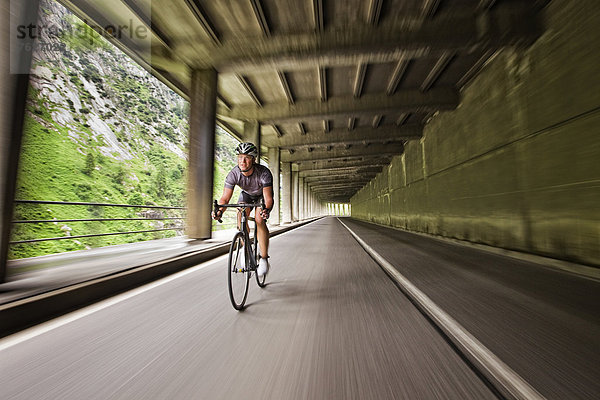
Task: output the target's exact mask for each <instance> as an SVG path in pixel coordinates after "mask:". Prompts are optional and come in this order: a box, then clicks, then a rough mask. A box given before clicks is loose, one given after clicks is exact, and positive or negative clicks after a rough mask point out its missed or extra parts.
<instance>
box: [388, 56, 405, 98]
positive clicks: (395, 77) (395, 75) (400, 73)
mask: <svg viewBox="0 0 600 400" xmlns="http://www.w3.org/2000/svg"><path fill="white" fill-rule="evenodd" d="M409 63H410V60H398V62H396V66H395V67H394V71H393V72H392V75H391V76H390V80H389V81H388V85H387V88H386V93H387V95H388V96H391V95H393V94H394V93H396V89H397V88H398V85H399V84H400V81H401V80H402V78H403V77H404V74H405V73H406V69H407V68H408V64H409Z"/></svg>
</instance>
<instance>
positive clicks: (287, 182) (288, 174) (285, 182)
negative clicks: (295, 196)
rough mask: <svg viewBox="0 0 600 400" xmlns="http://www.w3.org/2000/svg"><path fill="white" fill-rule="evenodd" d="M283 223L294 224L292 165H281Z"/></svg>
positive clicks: (283, 163)
mask: <svg viewBox="0 0 600 400" xmlns="http://www.w3.org/2000/svg"><path fill="white" fill-rule="evenodd" d="M281 222H282V223H283V224H289V223H290V222H292V164H291V163H289V162H282V163H281Z"/></svg>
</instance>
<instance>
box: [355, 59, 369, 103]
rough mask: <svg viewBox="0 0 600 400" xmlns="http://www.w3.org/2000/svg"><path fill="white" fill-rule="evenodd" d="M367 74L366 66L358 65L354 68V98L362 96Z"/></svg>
mask: <svg viewBox="0 0 600 400" xmlns="http://www.w3.org/2000/svg"><path fill="white" fill-rule="evenodd" d="M366 73H367V64H364V63H360V64H358V66H357V67H356V76H355V77H354V88H353V94H354V97H360V95H361V94H362V90H363V86H364V84H365V75H366Z"/></svg>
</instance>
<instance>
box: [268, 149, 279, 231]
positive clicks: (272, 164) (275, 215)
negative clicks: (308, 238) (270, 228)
mask: <svg viewBox="0 0 600 400" xmlns="http://www.w3.org/2000/svg"><path fill="white" fill-rule="evenodd" d="M269 169H270V170H271V173H272V174H273V196H274V199H273V200H274V201H273V210H271V216H270V217H269V225H279V224H280V223H281V218H280V210H279V201H280V200H281V197H280V196H281V194H280V190H279V174H280V172H281V168H280V167H279V148H278V147H269Z"/></svg>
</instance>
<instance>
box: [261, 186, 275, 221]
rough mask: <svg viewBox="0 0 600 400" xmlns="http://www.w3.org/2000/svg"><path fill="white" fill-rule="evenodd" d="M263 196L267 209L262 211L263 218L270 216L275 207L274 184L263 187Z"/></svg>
mask: <svg viewBox="0 0 600 400" xmlns="http://www.w3.org/2000/svg"><path fill="white" fill-rule="evenodd" d="M263 198H264V199H265V207H266V210H262V211H261V215H262V217H263V218H269V213H270V212H271V210H272V209H273V203H274V200H273V186H267V187H264V188H263Z"/></svg>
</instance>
